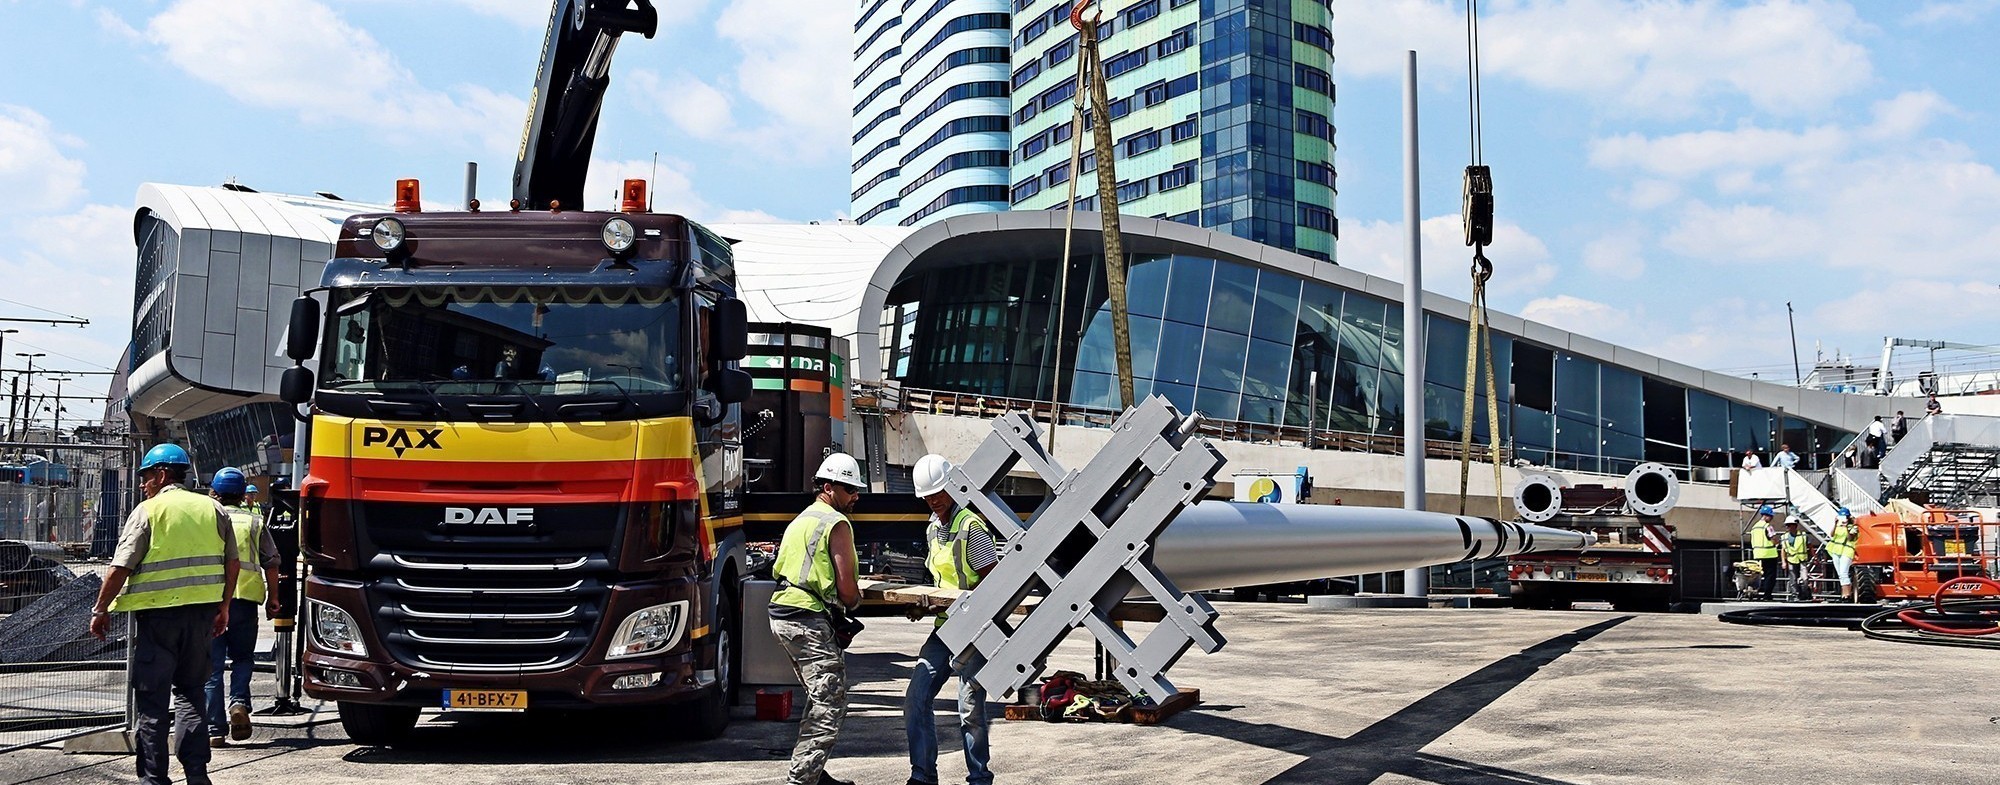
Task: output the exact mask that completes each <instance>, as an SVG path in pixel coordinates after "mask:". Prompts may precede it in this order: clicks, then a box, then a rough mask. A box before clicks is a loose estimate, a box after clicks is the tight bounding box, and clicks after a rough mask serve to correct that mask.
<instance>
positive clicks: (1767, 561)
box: [1750, 504, 1779, 600]
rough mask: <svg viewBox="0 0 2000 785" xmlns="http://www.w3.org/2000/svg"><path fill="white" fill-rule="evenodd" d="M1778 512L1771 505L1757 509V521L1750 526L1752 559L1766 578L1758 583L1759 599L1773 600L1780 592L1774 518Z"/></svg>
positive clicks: (1776, 524)
mask: <svg viewBox="0 0 2000 785" xmlns="http://www.w3.org/2000/svg"><path fill="white" fill-rule="evenodd" d="M1776 514H1777V510H1775V509H1772V507H1771V505H1768V504H1766V505H1764V506H1762V507H1759V508H1757V520H1756V521H1753V522H1752V523H1751V524H1750V558H1752V559H1756V560H1757V565H1758V566H1759V567H1761V568H1763V570H1764V578H1763V580H1761V581H1758V583H1757V596H1758V598H1759V599H1765V600H1768V599H1771V598H1772V597H1773V596H1775V595H1776V594H1777V592H1778V539H1779V534H1778V523H1777V521H1776V520H1775V519H1774V518H1773V517H1772V516H1774V515H1776Z"/></svg>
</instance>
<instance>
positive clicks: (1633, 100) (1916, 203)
mask: <svg viewBox="0 0 2000 785" xmlns="http://www.w3.org/2000/svg"><path fill="white" fill-rule="evenodd" d="M1120 4H1121V0H1111V5H1112V6H1113V7H1116V6H1118V5H1120ZM661 6H662V10H663V12H664V14H665V19H664V20H663V25H662V30H661V33H660V35H659V36H658V37H657V38H655V39H654V40H650V41H648V40H644V39H638V38H634V37H628V38H627V40H626V41H625V42H624V43H623V45H622V46H621V47H620V49H619V53H618V59H617V61H616V64H615V66H614V70H613V79H614V85H613V89H612V94H611V96H610V98H609V99H608V100H607V107H606V110H605V113H604V117H603V122H602V132H601V134H600V136H599V140H598V147H597V158H598V159H599V163H598V164H597V165H596V166H595V167H594V169H593V186H592V188H591V191H590V193H592V194H598V193H606V194H608V193H609V192H610V190H611V188H612V186H611V184H612V183H614V182H615V181H616V180H617V179H620V178H622V177H628V176H645V177H650V178H651V179H653V180H654V182H655V185H654V188H655V193H656V194H657V196H656V203H657V204H658V205H659V206H660V208H661V209H672V210H676V211H680V212H685V213H688V214H691V215H694V216H696V217H697V218H702V219H708V220H786V221H804V220H824V219H832V218H837V217H841V216H844V215H845V214H846V213H847V209H848V205H847V191H848V176H847V175H848V168H847V160H848V159H847V155H848V152H847V135H848V133H849V130H850V118H849V117H848V104H849V103H851V96H850V95H849V89H850V88H849V86H848V81H849V75H850V73H851V64H850V62H849V53H850V51H851V49H852V47H853V46H854V41H853V40H852V39H853V35H852V31H851V28H852V16H853V10H852V3H850V2H848V1H847V0H679V1H677V2H676V1H672V0H670V1H669V2H663V3H661ZM1461 7H1462V4H1461V3H1459V2H1456V0H1335V3H1334V9H1335V13H1336V18H1335V28H1336V29H1335V34H1336V39H1337V47H1336V59H1337V63H1336V66H1337V67H1336V78H1337V81H1338V82H1339V88H1338V89H1339V104H1338V110H1337V117H1336V120H1337V122H1338V126H1339V146H1340V147H1339V154H1338V159H1337V166H1338V168H1339V172H1340V191H1341V193H1340V197H1339V204H1338V207H1339V210H1338V212H1339V214H1340V218H1341V223H1342V230H1343V231H1342V238H1341V243H1340V247H1339V256H1340V259H1341V262H1342V263H1343V264H1346V265H1348V266H1351V267H1355V268H1358V269H1362V270H1366V271H1369V272H1374V273H1378V274H1385V275H1388V276H1390V277H1399V276H1400V270H1401V262H1400V260H1399V255H1400V247H1401V244H1400V239H1399V238H1400V236H1401V235H1400V233H1399V232H1400V228H1399V225H1398V222H1399V221H1400V220H1401V210H1402V207H1401V204H1402V203H1401V199H1402V195H1401V190H1402V185H1401V173H1400V149H1401V148H1400V142H1399V134H1400V124H1401V120H1400V91H1401V85H1400V80H1401V71H1400V68H1401V66H1400V64H1401V58H1402V52H1403V51H1404V50H1405V49H1409V48H1415V49H1418V50H1419V52H1420V55H1419V56H1420V58H1421V59H1420V68H1421V70H1422V73H1423V80H1422V86H1423V92H1422V113H1423V119H1424V123H1425V125H1424V134H1425V136H1424V147H1423V167H1424V180H1423V185H1424V193H1423V199H1424V207H1425V210H1424V215H1425V216H1426V221H1425V222H1424V231H1425V236H1426V239H1427V243H1426V249H1427V256H1426V273H1425V276H1426V283H1427V285H1428V286H1429V288H1432V289H1433V290H1436V291H1440V292H1444V293H1448V294H1453V295H1458V296H1463V294H1464V293H1465V292H1466V291H1467V288H1468V286H1467V283H1466V281H1465V261H1466V259H1467V254H1466V249H1465V248H1464V247H1463V245H1462V244H1460V243H1458V242H1456V240H1455V239H1454V238H1455V237H1456V236H1457V233H1458V231H1459V230H1458V228H1457V220H1456V217H1455V216H1456V214H1457V210H1458V198H1459V196H1458V194H1459V171H1460V169H1461V168H1462V167H1463V166H1464V165H1465V163H1466V162H1467V161H1466V157H1467V143H1466V131H1465V122H1466V108H1465V98H1464V90H1465V76H1464V64H1463V61H1464V49H1463V46H1464V44H1463V27H1462V25H1463V22H1462V17H1461V16H1460V15H1459V14H1460V13H1461V11H1460V9H1461ZM1483 7H1484V9H1485V14H1484V17H1483V32H1484V36H1485V108H1486V117H1485V124H1486V125H1485V150H1486V161H1487V163H1488V164H1489V165H1491V166H1493V167H1494V170H1495V178H1496V180H1497V183H1498V199H1499V215H1500V222H1501V231H1500V236H1499V239H1498V243H1497V244H1496V245H1495V246H1494V247H1493V248H1492V249H1491V252H1490V255H1491V256H1492V258H1493V259H1494V260H1495V261H1496V263H1497V265H1498V272H1497V274H1496V277H1495V280H1494V284H1493V286H1494V289H1493V304H1494V306H1495V307H1496V308H1499V309H1501V310H1504V311H1508V312H1511V313H1516V314H1521V315H1524V316H1528V317H1531V318H1536V319H1540V320H1542V321H1547V322H1550V323H1553V324H1556V325H1558V326H1561V327H1565V328H1568V329H1572V330H1577V331H1579V332H1583V333H1586V334H1590V335H1594V336H1597V337H1601V338H1604V339H1607V340H1611V341H1614V342H1617V343H1621V344H1624V345H1628V346H1634V347H1638V348H1641V349H1644V350H1647V351H1651V352H1654V353H1657V354H1661V355H1663V356H1666V357H1669V358H1672V359H1676V360H1681V361H1683V362H1689V363H1692V364H1695V365H1699V366H1702V367H1707V368H1716V369H1727V370H1738V371H1743V372H1746V373H1747V372H1748V371H1750V370H1756V371H1758V372H1760V373H1762V374H1763V375H1764V377H1765V378H1773V377H1777V378H1780V379H1789V378H1790V374H1791V370H1790V364H1791V354H1790V345H1789V340H1788V336H1787V334H1786V330H1785V310H1784V303H1785V302H1786V301H1787V300H1789V301H1791V302H1793V303H1794V305H1795V307H1796V308H1797V311H1798V335H1799V344H1800V353H1801V354H1802V355H1803V361H1804V363H1805V364H1806V365H1807V366H1808V367H1810V365H1811V363H1812V361H1813V357H1814V351H1815V345H1816V344H1818V345H1819V346H1821V347H1823V350H1824V351H1825V353H1827V354H1828V355H1831V354H1832V353H1833V352H1834V351H1835V350H1839V351H1841V352H1843V353H1846V354H1850V355H1858V356H1860V357H1861V358H1864V359H1868V360H1869V361H1870V362H1872V359H1871V358H1873V357H1874V356H1875V355H1876V354H1878V353H1879V351H1880V349H1879V347H1880V345H1881V340H1882V338H1883V336H1885V335H1895V336H1899V337H1911V338H1935V339H1943V340H1951V341H1959V342H1966V343H1982V344H1984V343H2000V330H1996V327H2000V315H1996V314H1997V313H2000V312H1996V309H1995V308H1993V307H1992V304H1993V302H1994V300H1995V294H1996V290H1995V286H1996V282H2000V273H1996V270H2000V174H1996V172H1995V170H1994V166H1995V164H1996V162H2000V141H1996V135H1995V134H1994V133H1992V132H1991V130H1990V129H1991V128H1993V127H1994V126H1995V125H1996V120H2000V116H1996V111H1995V107H1994V106H1993V103H1992V102H1993V95H1994V93H1993V90H1992V88H1991V86H1990V84H1987V82H1990V80H1991V78H1992V75H1993V74H1995V73H2000V67H1996V66H2000V56H1996V55H1994V54H1993V50H1992V47H1991V46H1990V42H1991V41H1992V40H1994V39H1995V38H1996V36H1995V33H1996V32H2000V0H1952V1H1946V0H1936V1H1926V0H1908V1H1902V0H1898V1H1896V2H1832V1H1830V0H1829V1H1824V2H1813V1H1807V0H1755V1H1753V2H1720V1H1719V0H1718V1H1703V0H1648V1H1646V2H1619V1H1618V0H1535V1H1532V2H1531V1H1528V0H1511V1H1510V0H1487V2H1485V3H1483ZM547 12H548V3H547V2H545V1H544V0H488V1H486V2H478V1H476V0H429V1H428V2H422V3H409V2H393V1H392V0H255V1H254V2H251V1H249V0H174V1H173V2H168V1H167V0H125V1H123V2H93V1H91V0H0V36H4V40H5V41H6V46H5V47H0V73H4V74H7V76H6V77H5V78H4V80H0V280H4V281H7V282H8V285H6V286H0V315H4V316H20V315H34V314H38V313H46V312H45V311H39V310H36V309H38V308H40V309H48V311H54V312H58V313H62V314H73V315H78V316H83V317H86V318H89V319H90V320H91V321H92V326H91V327H90V328H87V329H81V330H80V329H76V328H52V327H38V326H32V325H14V327H15V328H16V329H20V330H22V332H21V333H19V334H16V335H10V336H7V338H8V340H7V343H6V353H7V355H8V356H6V357H5V358H4V360H5V361H6V364H7V366H8V367H19V362H20V360H19V358H16V357H13V356H12V355H13V353H14V352H17V351H46V352H49V353H51V355H52V357H49V358H44V359H42V360H40V361H38V364H39V365H46V364H48V363H50V362H55V363H58V364H62V365H70V366H77V367H81V366H95V367H106V366H109V365H111V364H112V363H113V362H114V361H115V359H116V355H117V351H118V349H119V348H120V347H121V346H122V343H123V341H124V338H125V335H126V334H127V332H128V331H129V322H130V311H131V286H132V283H131V267H132V257H133V253H132V247H131V232H130V225H131V213H132V198H133V194H134V192H135V191H136V190H137V188H138V186H139V184H140V183H143V182H149V181H156V182H167V183H186V184H204V185H207V184H219V183H221V182H224V181H226V180H230V179H232V178H233V179H235V180H236V181H238V182H241V183H243V184H245V185H248V186H251V187H253V188H257V189H260V190H268V191H285V192H293V193H306V192H311V191H331V192H334V193H338V194H340V195H342V196H345V197H347V198H349V199H355V200H369V201H383V200H386V199H388V197H389V193H390V189H391V186H392V184H393V182H394V180H395V179H396V178H398V177H411V176H414V177H419V178H422V179H423V180H424V181H425V183H426V184H427V195H428V197H429V198H430V199H431V200H434V201H453V200H455V199H456V198H457V196H458V194H459V188H460V182H461V178H462V172H463V166H464V163H465V162H467V161H477V162H478V163H480V165H481V194H480V195H481V197H482V198H484V199H486V200H487V201H489V202H492V201H495V200H498V201H504V200H505V197H506V195H507V186H506V183H507V179H508V177H509V175H510V174H511V172H512V160H513V151H514V146H515V144H516V143H517V141H518V139H519V134H520V129H521V122H522V118H523V112H524V111H525V96H526V94H527V91H528V85H529V81H530V79H531V77H532V75H533V72H534V68H535V64H536V57H537V54H538V50H539V47H540V43H541V35H542V28H543V25H544V24H545V22H546V19H547ZM656 154H657V156H658V160H659V164H658V170H657V174H655V170H654V164H653V160H654V156H655V155H656ZM77 386H82V387H86V388H87V387H91V386H97V387H98V388H99V389H101V383H100V382H96V381H84V382H79V383H77Z"/></svg>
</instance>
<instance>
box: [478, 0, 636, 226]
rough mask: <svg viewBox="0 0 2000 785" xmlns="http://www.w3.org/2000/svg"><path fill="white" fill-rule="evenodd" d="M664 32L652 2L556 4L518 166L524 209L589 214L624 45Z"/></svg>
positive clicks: (561, 0)
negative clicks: (593, 155)
mask: <svg viewBox="0 0 2000 785" xmlns="http://www.w3.org/2000/svg"><path fill="white" fill-rule="evenodd" d="M659 26H660V14H659V12H658V11H657V10H655V9H654V8H653V1H652V0H556V4H555V7H554V8H553V9H552V10H551V11H550V13H549V27H548V33H547V35H546V37H545V38H543V40H542V62H541V67H540V70H539V71H537V72H536V74H535V90H534V92H533V93H532V94H530V95H529V96H528V124H527V127H526V128H525V129H523V130H522V132H521V149H520V152H519V154H518V155H517V156H516V158H515V160H514V198H515V199H518V200H520V202H521V207H522V208H524V209H546V208H547V207H548V206H549V203H550V202H559V203H561V205H562V207H563V209H566V210H580V209H583V181H584V176H585V175H587V174H588V173H589V171H590V149H591V146H592V144H593V143H594V142H596V140H597V118H598V115H599V114H600V113H602V111H603V109H604V92H605V90H606V88H608V87H609V86H610V85H611V56H612V55H613V54H614V53H616V52H617V50H618V37H619V36H621V35H624V34H625V33H638V34H640V35H643V36H645V37H647V38H652V37H653V34H654V33H655V32H657V31H658V30H659Z"/></svg>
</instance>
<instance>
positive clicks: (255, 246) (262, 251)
mask: <svg viewBox="0 0 2000 785" xmlns="http://www.w3.org/2000/svg"><path fill="white" fill-rule="evenodd" d="M273 256H274V255H273V254H272V252H271V238H270V237H269V236H266V235H251V236H249V237H245V238H243V256H242V259H241V266H239V267H238V268H237V278H236V307H237V308H239V309H244V310H252V311H263V310H264V290H265V289H266V288H269V287H270V285H271V260H272V258H273ZM239 318H240V317H239Z"/></svg>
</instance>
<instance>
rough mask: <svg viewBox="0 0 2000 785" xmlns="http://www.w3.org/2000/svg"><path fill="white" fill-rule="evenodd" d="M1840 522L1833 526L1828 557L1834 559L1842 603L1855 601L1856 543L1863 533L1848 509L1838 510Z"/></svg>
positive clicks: (1828, 541) (1827, 545)
mask: <svg viewBox="0 0 2000 785" xmlns="http://www.w3.org/2000/svg"><path fill="white" fill-rule="evenodd" d="M1838 512H1839V514H1840V520H1839V521H1838V522H1836V523H1834V525H1833V536H1831V537H1829V538H1827V541H1826V555H1827V556H1828V557H1830V558H1832V559H1833V573H1834V577H1837V578H1839V579H1840V601H1841V602H1853V601H1854V576H1853V575H1852V574H1850V573H1852V572H1853V570H1854V541H1855V540H1856V539H1859V538H1860V536H1861V531H1860V529H1859V528H1858V527H1856V526H1855V525H1854V514H1853V513H1850V512H1848V511H1847V508H1846V507H1842V508H1840V509H1839V510H1838Z"/></svg>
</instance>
